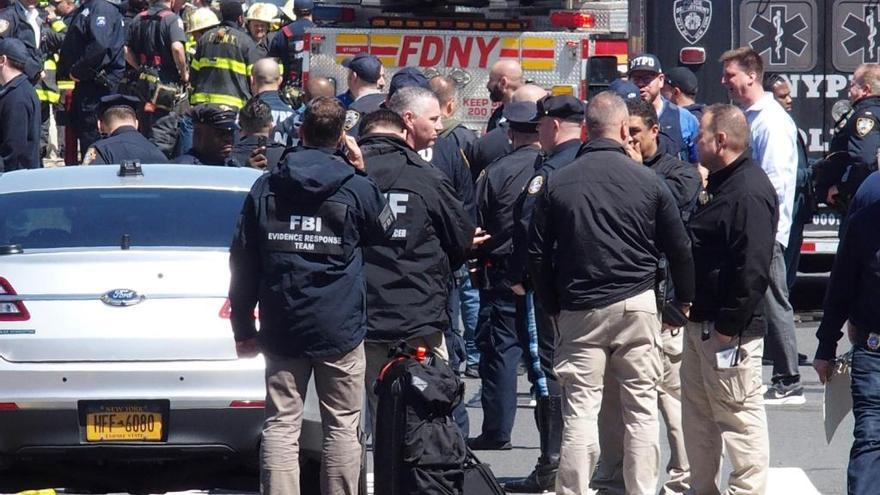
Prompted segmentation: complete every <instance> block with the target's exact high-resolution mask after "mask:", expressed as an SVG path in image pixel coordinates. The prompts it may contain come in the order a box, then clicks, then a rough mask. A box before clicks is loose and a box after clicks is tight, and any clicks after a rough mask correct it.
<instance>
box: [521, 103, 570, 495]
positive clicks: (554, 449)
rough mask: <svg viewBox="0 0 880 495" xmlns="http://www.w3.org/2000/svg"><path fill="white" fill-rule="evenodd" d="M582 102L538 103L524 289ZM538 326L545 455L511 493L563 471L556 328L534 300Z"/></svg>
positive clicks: (527, 199)
mask: <svg viewBox="0 0 880 495" xmlns="http://www.w3.org/2000/svg"><path fill="white" fill-rule="evenodd" d="M585 110H586V108H585V106H584V104H583V102H582V101H581V100H579V99H577V98H575V97H573V96H570V95H561V96H547V97H545V98H542V99H541V100H539V101H538V104H537V118H538V139H539V141H540V143H541V148H542V149H543V151H544V154H543V156H541V158H540V159H539V160H538V161H537V162H535V173H534V175H533V176H532V178H531V179H530V180H529V186H528V187H527V188H526V190H524V191H523V192H522V194H521V195H520V197H519V199H518V200H517V203H516V205H515V209H514V215H515V217H516V219H517V224H516V231H515V232H514V239H513V242H514V257H513V259H514V266H515V267H516V268H515V269H516V270H517V271H518V272H519V273H520V274H521V279H520V280H521V282H520V283H521V284H522V285H523V287H524V288H525V287H530V286H531V285H532V284H531V283H530V282H529V280H528V273H527V270H528V267H527V263H528V228H529V223H530V221H531V218H532V210H533V208H534V204H535V200H536V199H537V198H538V193H539V192H540V190H541V187H542V186H543V184H544V183H545V182H546V180H547V177H548V176H549V175H550V174H551V173H553V172H554V171H556V170H559V169H561V168H563V167H565V166H567V165H568V164H570V163H571V162H573V161H574V160H575V158H576V157H577V153H578V150H579V149H580V147H581V144H582V142H581V132H582V131H583V128H584V112H585ZM535 325H536V327H537V334H538V357H539V361H540V368H541V377H542V378H543V383H544V385H543V386H540V387H535V388H536V395H537V405H536V407H535V425H536V426H537V428H538V438H539V442H540V449H541V454H540V456H539V457H538V463H537V464H536V465H535V469H534V470H532V472H531V473H530V474H529V475H528V476H526V477H525V478H523V479H520V480H514V481H510V482H507V483H505V484H504V489H505V490H507V491H508V492H510V493H535V492H538V493H541V492H544V491H549V490H553V489H554V487H555V485H556V471H557V469H558V468H559V447H560V444H561V443H562V390H561V388H560V386H559V382H558V381H557V380H556V377H555V375H554V374H553V347H554V343H553V340H554V338H555V333H556V323H555V321H554V320H553V318H552V317H551V316H550V315H549V314H548V312H547V311H546V310H545V309H544V307H543V305H542V304H541V302H540V301H539V300H537V299H536V300H535Z"/></svg>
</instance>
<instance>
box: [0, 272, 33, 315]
mask: <svg viewBox="0 0 880 495" xmlns="http://www.w3.org/2000/svg"><path fill="white" fill-rule="evenodd" d="M15 295H16V293H15V289H13V288H12V285H11V284H10V283H9V281H7V280H6V279H5V278H2V277H0V321H27V320H30V319H31V315H30V313H28V310H27V308H26V307H24V303H23V302H21V301H20V300H17V299H16V298H15V297H14V296H15Z"/></svg>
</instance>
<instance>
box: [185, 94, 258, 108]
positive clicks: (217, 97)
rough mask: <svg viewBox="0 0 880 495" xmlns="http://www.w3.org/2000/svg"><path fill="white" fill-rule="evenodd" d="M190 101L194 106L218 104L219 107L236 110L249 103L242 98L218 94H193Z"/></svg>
mask: <svg viewBox="0 0 880 495" xmlns="http://www.w3.org/2000/svg"><path fill="white" fill-rule="evenodd" d="M189 101H190V103H192V104H193V105H198V104H199V103H216V104H217V105H229V106H231V107H235V108H241V107H243V106H244V104H245V103H247V102H246V101H244V100H242V99H241V98H236V97H234V96H230V95H221V94H218V93H193V95H192V97H190V99H189Z"/></svg>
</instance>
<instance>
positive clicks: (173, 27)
mask: <svg viewBox="0 0 880 495" xmlns="http://www.w3.org/2000/svg"><path fill="white" fill-rule="evenodd" d="M182 6H183V2H182V0H155V1H154V2H153V4H152V5H151V6H150V8H149V9H147V10H145V11H143V12H141V13H139V14H138V15H136V16H135V17H134V19H133V20H132V24H131V26H129V29H128V51H127V52H126V54H125V58H126V60H127V61H128V63H129V65H131V66H132V67H134V68H135V69H137V73H136V75H135V76H134V77H135V80H134V81H133V82H132V84H131V86H130V88H131V89H132V90H133V92H134V96H137V97H138V98H139V99H140V100H141V102H142V103H143V106H142V108H140V109H139V110H138V121H139V122H140V126H141V133H143V134H144V135H145V136H150V135H151V134H152V127H153V123H154V122H155V121H156V120H158V119H160V118H162V117H163V116H165V115H167V114H168V112H170V111H177V106H178V105H177V103H178V102H179V101H180V99H181V98H180V97H181V95H182V94H183V87H184V86H185V85H186V84H188V83H189V68H188V66H187V63H186V49H185V46H184V45H185V43H186V33H184V31H183V20H182V19H181V18H180V17H178V15H177V14H176V13H175V12H178V11H179V10H180V8H181V7H182Z"/></svg>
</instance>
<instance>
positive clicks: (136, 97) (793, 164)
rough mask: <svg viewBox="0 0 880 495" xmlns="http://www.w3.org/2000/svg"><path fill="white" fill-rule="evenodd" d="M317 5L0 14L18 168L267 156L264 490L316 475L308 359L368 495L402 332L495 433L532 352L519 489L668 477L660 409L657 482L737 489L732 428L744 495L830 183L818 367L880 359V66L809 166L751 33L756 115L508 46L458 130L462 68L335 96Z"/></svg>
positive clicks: (368, 65)
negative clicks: (831, 229) (305, 439)
mask: <svg viewBox="0 0 880 495" xmlns="http://www.w3.org/2000/svg"><path fill="white" fill-rule="evenodd" d="M312 8H313V6H312V2H311V1H309V0H297V1H296V2H295V3H294V2H290V3H288V4H287V5H285V6H284V8H280V9H279V8H278V7H276V6H275V5H273V4H268V3H254V4H251V5H250V6H245V5H244V4H242V3H240V2H238V1H234V0H224V1H222V2H220V3H218V4H215V5H201V4H200V3H199V2H196V4H195V5H191V4H187V6H186V9H185V10H184V4H183V2H182V1H181V0H154V1H152V2H150V3H149V4H146V3H143V2H140V1H137V0H130V1H129V2H128V3H127V4H124V5H117V4H115V3H111V2H109V1H107V0H79V2H75V1H72V0H60V1H58V0H52V3H51V4H50V5H38V4H37V0H13V2H12V4H11V5H9V6H7V7H6V8H4V9H2V10H0V158H2V163H0V171H10V170H16V169H19V168H34V167H39V166H42V163H43V161H44V160H49V159H51V158H53V156H54V154H57V153H58V152H59V151H60V150H63V154H64V157H65V162H66V163H67V164H68V165H75V164H83V165H98V164H113V163H120V162H122V161H126V160H140V161H141V162H143V163H164V162H175V163H181V164H192V165H221V166H246V167H254V168H260V169H265V170H266V171H267V172H268V173H267V174H265V175H264V176H263V178H261V179H260V180H258V181H257V183H256V184H255V186H254V188H253V190H252V192H251V195H250V196H249V198H248V200H247V202H246V203H245V206H244V210H243V212H242V219H241V222H240V224H239V230H238V232H237V233H236V237H235V241H234V243H233V246H232V251H231V252H232V255H231V267H232V286H231V288H230V299H231V304H232V322H233V330H234V333H235V339H236V342H237V347H238V350H239V353H240V355H242V356H247V355H252V354H254V353H256V352H258V351H262V352H263V353H264V355H265V356H266V360H267V377H266V380H267V387H268V393H267V416H266V418H267V419H266V424H265V429H264V436H263V443H262V449H263V452H262V455H261V463H262V470H263V472H264V474H263V476H262V478H261V479H262V482H263V488H264V491H265V492H266V493H285V494H286V493H297V492H298V491H299V486H298V483H299V481H298V471H297V469H298V464H297V457H296V450H297V448H296V445H297V443H296V442H297V437H298V432H299V428H300V424H299V423H300V421H301V416H302V401H303V398H304V395H305V390H306V385H307V382H308V380H309V376H311V375H312V373H314V377H315V380H316V384H317V393H318V395H319V396H320V398H321V403H322V411H321V412H322V420H323V423H324V428H325V433H326V436H327V439H326V442H325V445H324V458H323V461H324V463H323V467H322V487H323V490H324V492H325V493H352V492H353V491H354V487H355V485H356V478H357V474H358V472H359V469H357V466H358V465H359V462H360V449H359V448H357V445H359V442H360V439H359V437H358V436H357V427H358V424H359V417H360V413H361V407H362V405H363V404H362V403H361V401H360V400H359V398H360V397H362V396H363V394H364V392H365V391H366V392H368V393H367V396H368V401H367V405H368V407H369V411H370V412H371V413H372V415H371V416H372V420H373V422H375V421H376V418H375V406H376V404H375V402H376V398H375V397H374V396H373V394H372V393H369V392H371V391H372V385H371V383H372V382H373V381H374V380H375V378H376V376H377V373H378V372H379V369H380V368H381V365H382V363H383V361H384V359H385V358H386V357H387V356H388V353H389V351H391V350H392V349H394V348H395V347H396V345H397V343H398V342H400V341H405V342H407V344H408V345H410V346H413V347H425V348H427V349H429V350H430V351H431V352H433V353H434V355H436V356H437V358H439V359H443V360H446V361H448V362H449V363H450V365H451V366H452V367H453V368H454V369H455V370H456V371H461V372H462V373H464V374H465V375H466V376H469V377H471V378H479V379H480V383H481V393H480V399H479V401H480V403H481V407H482V408H483V412H484V415H483V423H482V425H480V431H479V434H476V435H473V436H471V435H470V434H469V431H470V425H469V422H468V418H467V411H466V409H465V408H464V405H463V404H462V405H460V406H459V407H458V408H457V409H456V410H455V413H454V417H455V420H456V422H457V423H458V425H459V427H460V428H461V430H462V433H463V435H464V436H465V437H470V438H469V440H468V444H469V446H470V448H472V449H474V450H481V449H500V450H506V449H510V448H511V443H510V440H511V431H512V428H513V424H514V419H515V413H516V411H517V368H518V366H519V365H520V363H525V367H526V369H527V372H528V375H529V380H530V382H531V383H532V390H531V393H532V394H533V396H534V397H535V403H536V405H535V423H536V427H537V429H538V432H539V438H540V457H539V459H538V462H537V465H536V467H535V469H534V470H533V472H532V473H530V474H529V475H528V476H527V477H526V478H524V479H521V480H516V481H513V482H509V483H507V486H506V488H507V490H508V491H511V492H534V491H542V490H551V489H555V490H556V492H557V493H563V494H568V493H572V494H574V493H586V490H587V489H588V487H593V488H595V489H598V490H599V491H600V493H623V492H626V493H640V494H641V493H644V494H649V493H651V494H653V493H654V491H655V488H656V484H657V480H658V469H659V462H660V459H659V449H658V443H657V442H658V440H657V436H658V434H659V426H658V408H659V411H660V412H661V413H662V417H663V419H664V421H665V423H666V430H667V432H668V434H669V443H670V446H671V459H670V461H669V463H668V465H667V471H668V474H669V479H668V481H667V482H666V484H665V485H664V487H663V490H664V493H686V492H687V491H688V490H695V491H696V493H700V494H703V493H706V494H713V493H719V492H718V486H717V484H716V480H717V478H718V469H719V463H720V457H721V450H722V447H723V448H725V449H726V450H727V453H728V458H729V460H730V462H731V464H732V465H733V467H734V470H733V473H732V474H731V477H730V479H729V484H730V488H729V490H730V492H731V493H733V492H735V493H755V494H758V493H763V492H764V490H765V488H766V482H767V468H768V463H769V443H768V437H767V425H766V415H765V413H764V403H765V402H776V403H802V402H803V400H804V399H803V387H802V386H801V384H800V374H799V372H798V355H797V347H796V341H795V339H794V320H793V313H792V307H791V304H790V302H789V300H788V297H789V296H788V289H789V288H790V285H791V283H792V280H793V275H792V274H793V273H796V270H797V257H796V253H797V252H798V251H799V250H798V249H797V246H799V245H800V239H801V231H802V229H803V224H804V223H805V222H806V220H805V219H808V218H809V212H811V211H812V206H811V203H812V201H811V200H809V199H805V198H806V197H807V196H810V197H812V193H813V191H812V189H811V187H810V186H811V185H817V186H818V187H819V188H820V190H819V191H818V192H817V193H816V194H817V195H819V196H820V197H821V199H823V200H824V201H825V202H826V203H828V204H831V205H836V206H837V207H838V208H840V209H841V211H845V210H846V207H847V206H850V205H852V208H850V211H849V215H848V216H847V220H846V222H845V223H846V225H847V229H846V230H847V232H846V234H847V235H846V236H845V237H843V242H842V245H841V249H842V251H843V252H845V253H847V256H845V257H844V258H845V259H843V260H842V261H841V259H840V258H839V259H838V265H837V266H835V271H834V274H833V276H832V286H833V287H834V290H833V291H830V292H829V298H828V300H827V302H826V314H829V315H833V318H829V319H827V320H826V321H823V323H822V326H821V327H820V329H819V332H818V334H817V335H818V337H819V339H820V346H819V351H818V352H817V356H816V361H815V363H814V366H815V367H816V369H817V371H818V372H819V373H820V377H821V378H822V379H823V380H827V379H829V378H830V375H831V371H830V370H831V360H832V359H833V358H834V354H835V350H836V342H837V340H838V339H839V338H840V336H841V335H842V333H841V332H840V328H841V326H842V325H843V324H844V322H845V321H847V320H849V322H850V326H849V329H850V337H851V339H852V340H853V342H854V343H855V344H856V349H857V351H856V353H855V354H854V358H853V359H854V360H853V369H854V370H860V371H864V370H869V369H874V370H877V369H880V354H878V350H880V315H878V314H877V309H876V308H877V307H876V304H872V303H871V302H869V301H867V300H865V298H866V294H870V293H871V291H874V292H873V294H876V291H877V290H880V289H878V287H880V282H878V280H880V276H878V272H880V270H878V269H877V265H876V254H877V253H878V249H880V246H878V240H880V238H878V235H877V232H878V229H876V225H877V223H876V220H877V213H876V212H877V208H876V207H875V206H876V205H874V203H876V199H877V198H878V197H880V184H878V179H877V175H878V173H877V172H876V171H873V167H876V154H877V148H878V145H880V125H878V124H880V122H878V120H877V119H878V115H880V105H878V103H877V101H878V100H877V98H880V96H876V95H878V94H880V67H878V66H877V65H871V64H866V65H864V66H862V67H860V68H859V69H858V70H857V71H856V73H855V75H854V78H853V85H852V88H851V90H850V96H851V99H852V100H853V103H854V106H855V108H854V111H853V113H852V115H850V116H849V117H848V118H847V119H845V120H841V123H840V125H839V130H838V132H837V134H836V135H835V139H834V140H833V141H832V145H831V147H832V150H831V151H832V153H831V154H830V155H829V157H828V159H827V160H825V161H823V162H821V163H820V164H819V165H817V166H816V167H814V168H812V169H810V168H809V167H808V166H807V163H806V153H805V152H804V146H803V141H802V140H801V139H800V136H799V135H798V133H797V132H796V127H795V125H794V122H793V121H792V120H791V118H790V117H789V116H788V114H787V111H790V106H791V100H790V98H788V99H787V97H786V93H785V88H786V87H787V83H786V81H785V80H784V78H781V77H779V76H773V75H769V74H768V75H767V76H766V77H765V75H764V68H763V63H762V61H761V58H760V56H759V55H758V54H757V53H755V52H754V51H752V50H750V49H738V50H732V51H730V52H728V53H726V54H725V55H724V56H723V57H722V62H723V66H724V71H723V74H722V75H721V80H722V84H724V85H725V86H726V87H727V89H728V90H729V93H730V97H731V100H733V102H735V103H736V104H737V106H733V105H712V106H708V107H707V106H704V105H702V104H699V103H697V102H696V100H695V97H696V94H697V89H698V88H697V82H696V78H695V76H694V75H693V73H691V72H689V71H688V70H687V69H686V68H680V67H678V68H674V69H672V70H669V71H666V72H665V71H664V70H663V69H662V67H661V61H660V60H659V59H658V58H657V57H655V56H653V55H650V54H643V55H640V56H638V57H634V58H632V59H631V61H630V66H629V71H628V74H627V76H626V77H625V78H621V79H619V80H617V81H614V82H613V83H612V84H611V86H610V88H609V91H605V92H602V93H599V94H596V95H592V96H591V98H590V100H589V104H586V103H585V102H583V101H581V100H579V99H577V98H575V97H573V96H567V95H560V96H553V95H548V93H547V91H546V90H545V89H544V88H541V87H539V86H536V85H534V84H530V83H528V81H526V80H525V77H524V74H523V70H522V67H521V66H520V64H519V63H518V62H517V61H515V60H499V61H497V62H496V63H495V64H494V65H493V66H492V68H491V72H490V76H489V80H488V83H487V90H488V93H489V97H490V99H491V101H492V102H493V103H495V104H497V107H496V109H495V111H494V112H493V114H492V116H491V117H490V119H489V121H488V123H487V126H486V129H485V132H484V133H483V134H482V136H479V137H478V135H477V133H475V132H474V131H472V130H470V129H468V128H467V127H466V126H464V125H463V124H462V123H461V122H459V121H457V120H456V119H455V115H456V113H457V111H458V108H457V105H458V102H459V98H458V96H457V86H456V82H455V81H453V80H452V79H450V78H448V77H445V76H435V77H433V78H431V79H428V78H427V77H426V76H425V75H424V74H423V73H422V72H421V71H420V70H418V69H416V68H401V69H400V70H397V71H396V72H395V73H394V74H393V77H391V78H390V79H388V80H386V79H387V76H386V72H385V67H383V65H382V63H381V62H380V61H379V59H378V58H376V57H375V56H372V55H369V54H366V53H362V54H358V55H356V56H353V57H351V58H348V59H346V60H345V61H344V62H343V63H342V65H343V66H344V67H345V68H347V69H348V77H347V81H346V83H347V84H346V86H347V90H346V91H345V92H344V93H341V94H339V95H336V94H335V87H334V85H333V84H332V83H331V81H330V80H328V79H326V78H323V77H321V74H311V78H309V80H308V83H307V84H305V85H304V84H303V81H304V79H303V74H302V56H303V54H302V49H303V35H304V33H305V30H306V29H307V28H308V27H310V26H312V22H311V20H310V19H311V10H312ZM59 128H63V130H64V132H63V133H59V132H58V129H59ZM59 135H63V138H61V140H60V141H61V142H59V137H58V136H59ZM698 164H699V165H701V167H700V166H698ZM635 165H638V166H635ZM872 171H873V174H872ZM811 173H812V174H813V176H812V178H811ZM862 182H864V185H862ZM860 185H862V187H859V186H860ZM872 205H874V206H872ZM854 209H858V210H859V211H858V212H856V211H854ZM870 215H873V216H870ZM872 256H874V258H872ZM856 288H858V290H855V289H856ZM841 294H847V296H846V297H843V296H841ZM256 304H259V305H260V323H261V327H260V330H259V332H257V330H256V327H255V325H254V319H253V310H254V307H255V305H256ZM450 314H452V315H454V316H453V318H452V319H451V320H452V321H450V316H449V315H450ZM458 322H460V324H459V323H458ZM765 334H766V345H767V351H768V352H767V356H766V358H768V359H769V360H772V362H773V367H774V369H773V378H772V382H771V384H770V385H769V387H768V390H767V391H766V393H765V392H762V391H761V381H762V379H761V368H760V367H761V363H762V357H763V356H764V342H765V340H764V338H765ZM856 358H858V359H856ZM872 367H873V368H872ZM875 375H876V374H875ZM877 376H880V375H877ZM877 380H878V379H877V378H876V376H873V377H871V376H870V374H868V375H862V376H860V378H859V380H856V376H855V375H854V382H853V383H854V385H853V386H854V391H855V390H856V389H858V391H859V393H860V394H862V395H860V396H858V397H857V400H856V405H855V408H856V416H857V417H856V421H857V425H862V427H863V430H862V431H863V432H862V433H861V434H857V435H856V437H857V438H856V446H859V448H856V447H854V450H853V454H852V459H853V465H857V466H862V467H860V468H859V469H858V470H857V471H855V472H851V473H850V484H851V486H853V487H856V488H855V490H856V491H855V492H854V493H868V492H869V490H870V488H869V487H871V486H874V483H873V482H872V481H871V479H872V478H871V476H870V475H869V474H866V473H865V472H866V471H873V472H880V469H877V467H878V462H880V460H878V454H877V453H876V449H874V450H872V449H871V448H870V447H869V446H870V445H871V442H876V441H877V439H876V438H874V437H872V436H871V435H872V434H871V433H870V431H877V429H876V420H875V419H871V418H872V417H873V416H871V414H875V413H876V411H875V410H874V409H873V408H872V407H875V406H871V404H872V402H871V401H872V400H874V401H876V397H877V395H876V394H877V392H876V391H875V389H877V387H876V385H877V384H878V382H877ZM872 386H873V389H872V388H871V387H872ZM874 404H876V402H874ZM870 425H874V427H875V429H874V430H870V428H871V426H870ZM857 430H858V426H857ZM600 451H601V457H600ZM865 466H871V467H872V468H868V467H865Z"/></svg>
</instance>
